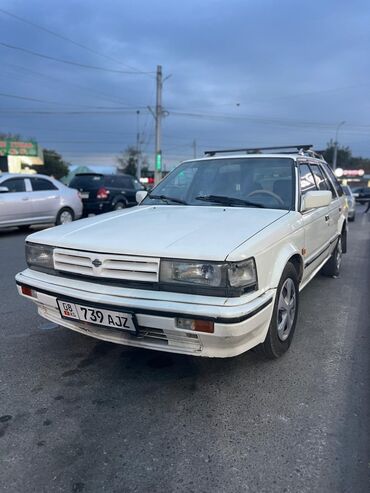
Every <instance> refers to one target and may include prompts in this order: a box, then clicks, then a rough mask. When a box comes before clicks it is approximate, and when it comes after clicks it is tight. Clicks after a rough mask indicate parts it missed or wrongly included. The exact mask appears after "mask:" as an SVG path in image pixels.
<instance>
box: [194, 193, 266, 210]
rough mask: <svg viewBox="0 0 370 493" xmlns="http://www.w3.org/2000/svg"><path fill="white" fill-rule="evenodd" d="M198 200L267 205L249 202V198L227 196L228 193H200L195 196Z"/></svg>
mask: <svg viewBox="0 0 370 493" xmlns="http://www.w3.org/2000/svg"><path fill="white" fill-rule="evenodd" d="M195 198H196V200H204V202H216V203H218V204H223V205H244V206H247V207H265V206H264V205H262V204H257V203H256V202H249V200H243V199H238V198H236V197H226V195H199V196H198V197H195Z"/></svg>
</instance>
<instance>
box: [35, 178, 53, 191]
mask: <svg viewBox="0 0 370 493" xmlns="http://www.w3.org/2000/svg"><path fill="white" fill-rule="evenodd" d="M31 184H32V190H33V191H34V192H42V191H43V190H58V189H57V187H56V186H55V185H54V183H52V182H51V181H49V180H45V179H44V178H31Z"/></svg>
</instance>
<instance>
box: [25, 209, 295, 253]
mask: <svg viewBox="0 0 370 493" xmlns="http://www.w3.org/2000/svg"><path fill="white" fill-rule="evenodd" d="M286 214H288V211H283V210H274V209H257V208H245V207H243V208H241V207H225V208H224V207H214V206H209V207H208V206H200V207H199V206H198V207H195V206H194V207H192V206H181V205H179V206H177V205H174V206H167V205H166V206H164V205H163V206H138V207H134V208H132V209H126V210H124V211H117V212H112V213H108V214H103V215H100V216H95V217H91V218H88V219H82V220H80V221H76V222H73V223H70V224H65V225H63V226H58V227H55V228H51V229H48V230H44V231H40V232H37V233H34V234H32V235H30V236H29V237H28V238H27V241H32V242H37V243H44V244H48V245H53V246H59V247H63V248H71V249H77V250H85V251H92V252H100V253H118V254H120V253H121V254H128V255H144V256H152V257H169V258H187V259H204V260H218V261H222V260H225V258H226V257H227V256H228V254H229V253H230V252H232V251H233V250H234V249H235V248H237V247H238V246H239V245H240V244H241V243H243V242H245V241H246V240H248V239H249V238H251V237H252V236H254V235H255V234H257V233H258V232H259V231H261V230H262V229H264V228H266V227H267V226H268V225H269V224H271V223H273V222H275V221H277V220H278V219H280V218H281V217H283V216H284V215H286Z"/></svg>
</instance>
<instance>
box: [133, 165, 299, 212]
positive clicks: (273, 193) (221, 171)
mask: <svg viewBox="0 0 370 493" xmlns="http://www.w3.org/2000/svg"><path fill="white" fill-rule="evenodd" d="M293 164H294V162H293V160H292V159H291V158H268V157H246V158H222V159H220V158H218V159H206V160H199V161H189V162H186V163H183V164H181V165H179V166H178V167H177V168H176V169H175V170H174V171H172V173H170V174H169V175H168V176H167V177H166V178H165V179H164V180H162V181H161V183H159V185H157V186H156V187H155V189H153V191H152V192H151V194H149V195H148V196H147V197H146V198H145V200H144V201H143V202H142V204H146V205H149V204H163V205H176V204H184V205H197V206H219V207H225V206H227V207H264V208H269V209H285V210H291V209H293V208H294V165H293ZM151 195H152V196H151Z"/></svg>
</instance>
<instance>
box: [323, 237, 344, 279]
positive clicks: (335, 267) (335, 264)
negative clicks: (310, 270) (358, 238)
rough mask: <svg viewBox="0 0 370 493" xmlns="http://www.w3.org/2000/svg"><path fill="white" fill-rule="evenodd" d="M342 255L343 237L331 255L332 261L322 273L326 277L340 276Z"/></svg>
mask: <svg viewBox="0 0 370 493" xmlns="http://www.w3.org/2000/svg"><path fill="white" fill-rule="evenodd" d="M342 255H343V244H342V235H340V236H339V238H338V241H337V244H336V246H335V248H334V251H333V253H332V254H331V257H330V259H329V260H328V261H327V262H326V264H325V265H324V267H323V268H322V273H323V274H324V275H325V276H328V277H338V276H339V271H340V266H341V263H342Z"/></svg>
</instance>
